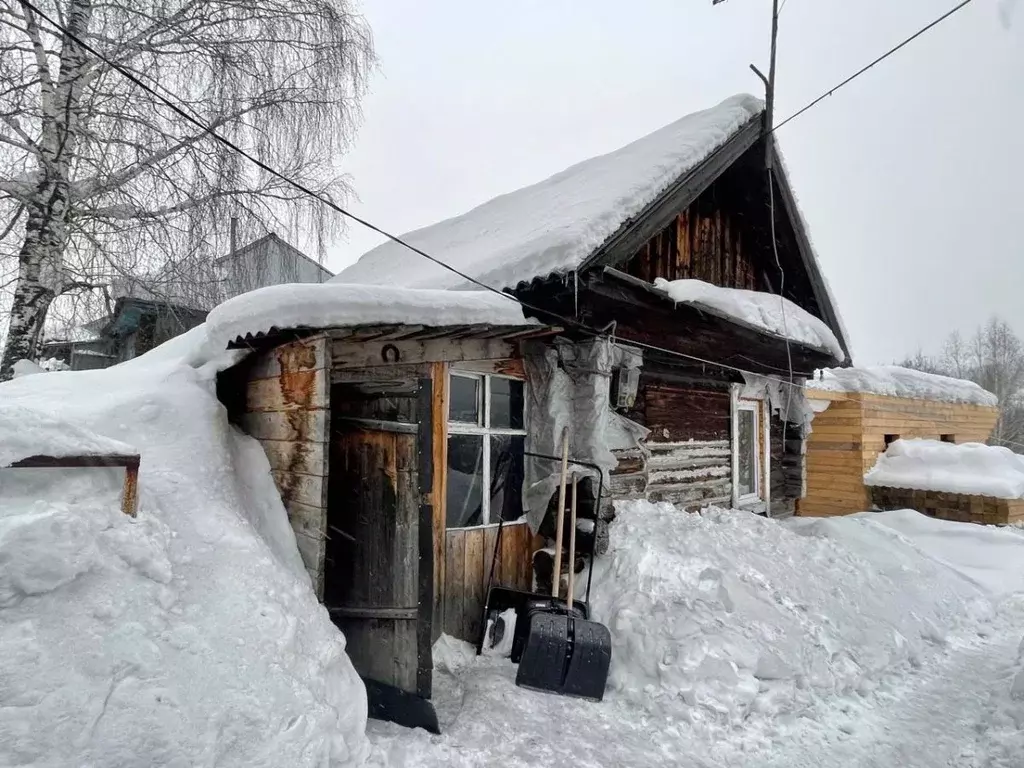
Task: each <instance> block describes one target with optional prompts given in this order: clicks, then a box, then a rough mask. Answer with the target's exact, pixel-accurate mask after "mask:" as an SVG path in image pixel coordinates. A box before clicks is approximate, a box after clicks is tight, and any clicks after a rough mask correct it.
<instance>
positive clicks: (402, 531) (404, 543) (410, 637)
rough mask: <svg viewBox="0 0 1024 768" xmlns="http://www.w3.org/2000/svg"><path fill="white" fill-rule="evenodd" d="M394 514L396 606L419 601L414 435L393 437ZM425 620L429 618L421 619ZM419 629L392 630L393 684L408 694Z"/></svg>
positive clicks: (409, 624) (412, 624)
mask: <svg viewBox="0 0 1024 768" xmlns="http://www.w3.org/2000/svg"><path fill="white" fill-rule="evenodd" d="M395 448H396V452H395V455H396V461H395V469H396V475H397V477H396V482H395V492H396V495H397V515H396V521H395V535H394V539H393V540H392V541H393V543H392V549H391V552H390V553H388V554H389V555H390V557H389V560H390V563H389V565H390V569H389V573H390V578H391V579H392V581H393V587H392V595H391V600H392V604H393V605H396V606H406V605H417V603H418V602H419V512H420V505H419V499H420V493H419V478H418V477H417V464H418V458H417V451H416V439H415V437H414V436H405V435H396V437H395ZM425 618H426V619H427V620H428V621H429V617H425ZM418 629H419V627H418V626H417V624H416V623H415V622H406V623H404V624H396V625H395V628H394V632H395V643H394V664H395V678H394V679H395V680H396V681H397V682H396V683H395V684H396V685H398V687H399V688H401V689H402V690H405V691H409V692H416V691H417V690H418V686H417V682H418V678H417V673H418V671H419V642H418V639H419V638H418Z"/></svg>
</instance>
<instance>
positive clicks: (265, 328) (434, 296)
mask: <svg viewBox="0 0 1024 768" xmlns="http://www.w3.org/2000/svg"><path fill="white" fill-rule="evenodd" d="M378 324H406V325H424V326H435V327H444V326H456V325H493V326H526V325H536V324H537V321H536V320H532V319H531V320H527V319H526V318H525V317H524V316H523V311H522V308H521V307H520V305H519V303H518V302H516V301H515V300H514V299H513V298H512V297H511V296H509V297H506V296H502V295H499V294H497V293H494V292H491V291H442V290H424V289H416V288H396V287H393V286H383V285H349V284H347V283H286V284H284V285H272V286H269V287H267V288H260V289H258V290H255V291H250V292H249V293H243V294H242V295H241V296H236V297H235V298H233V299H228V300H227V301H225V302H224V303H223V304H220V305H219V306H217V307H215V308H214V309H213V310H212V311H211V312H210V314H209V315H208V316H207V318H206V334H207V338H208V339H209V340H210V341H211V342H213V343H214V344H217V345H222V346H220V348H221V349H223V348H224V347H225V346H227V345H228V344H229V343H231V342H232V341H234V340H235V339H238V338H243V339H244V338H245V337H246V336H247V335H251V336H256V335H258V334H261V333H264V334H265V333H269V332H270V330H271V329H273V328H277V329H279V330H284V329H287V328H344V327H351V326H357V325H378Z"/></svg>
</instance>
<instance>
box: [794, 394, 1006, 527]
mask: <svg viewBox="0 0 1024 768" xmlns="http://www.w3.org/2000/svg"><path fill="white" fill-rule="evenodd" d="M807 397H808V399H811V400H820V401H827V402H828V403H829V405H828V408H827V409H826V410H824V411H822V412H821V413H818V414H816V415H815V417H814V422H813V424H812V432H811V435H810V437H809V438H808V440H807V447H806V451H807V456H806V466H807V486H806V492H805V494H804V498H802V499H801V500H800V501H799V502H798V503H797V514H799V515H805V516H815V517H817V516H830V515H846V514H851V513H854V512H862V511H864V510H865V509H869V508H870V506H871V497H870V493H869V491H868V489H867V487H866V486H865V485H864V473H865V472H867V471H868V470H869V469H871V468H872V467H873V466H874V465H875V461H876V460H877V459H878V455H879V454H880V453H882V452H883V451H884V450H885V447H886V436H887V435H889V436H893V437H902V438H930V439H933V440H938V439H942V438H943V436H946V438H947V439H949V440H951V441H952V442H956V443H969V442H984V441H985V440H987V439H988V437H989V435H991V433H992V429H993V427H995V423H996V419H997V418H998V409H997V408H995V407H994V406H979V405H968V404H960V403H943V402H935V401H929V400H912V399H908V398H897V397H885V396H882V395H873V394H864V393H836V392H818V391H808V393H807Z"/></svg>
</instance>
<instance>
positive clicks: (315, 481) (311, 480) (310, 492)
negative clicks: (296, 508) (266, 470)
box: [271, 471, 327, 507]
mask: <svg viewBox="0 0 1024 768" xmlns="http://www.w3.org/2000/svg"><path fill="white" fill-rule="evenodd" d="M271 475H272V476H273V477H274V482H275V483H276V484H277V490H278V492H279V493H280V494H281V501H282V502H284V504H285V506H287V505H288V504H289V503H290V502H292V501H297V502H299V503H301V504H306V505H308V506H310V507H324V506H326V502H325V494H326V492H327V483H326V481H325V480H324V478H323V477H321V476H319V475H299V474H294V473H292V472H278V471H272V472H271Z"/></svg>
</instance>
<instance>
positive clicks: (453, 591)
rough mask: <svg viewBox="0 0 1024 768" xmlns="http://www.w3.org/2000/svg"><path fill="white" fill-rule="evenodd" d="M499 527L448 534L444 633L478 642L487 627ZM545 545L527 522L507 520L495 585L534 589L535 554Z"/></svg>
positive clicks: (446, 542)
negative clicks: (486, 606)
mask: <svg viewBox="0 0 1024 768" xmlns="http://www.w3.org/2000/svg"><path fill="white" fill-rule="evenodd" d="M497 535H498V527H497V526H494V525H489V526H483V527H480V528H454V529H452V530H449V531H448V532H447V535H446V537H445V601H444V632H445V634H448V635H451V636H452V637H457V638H459V639H460V640H466V641H467V642H471V643H475V642H477V640H479V638H480V632H481V631H482V629H483V625H482V623H481V621H482V618H483V611H484V603H485V602H486V600H487V579H488V576H489V575H490V566H491V560H492V558H493V556H494V543H495V541H496V540H497ZM541 546H543V544H542V542H541V540H540V538H539V537H537V536H535V535H534V534H533V532H532V531H531V530H530V527H529V526H528V525H526V524H525V523H512V524H506V525H505V526H504V527H503V528H502V532H501V549H500V551H499V553H498V562H497V564H496V565H495V568H494V584H495V585H496V586H502V587H511V588H513V589H521V590H529V589H530V587H531V583H532V565H531V564H532V562H533V553H534V551H535V550H536V549H539V548H540V547H541Z"/></svg>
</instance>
